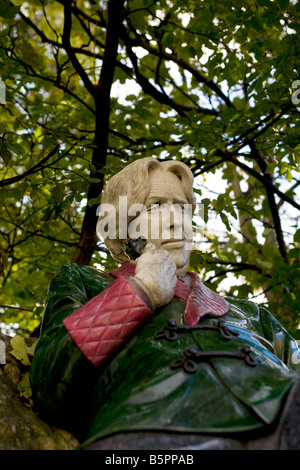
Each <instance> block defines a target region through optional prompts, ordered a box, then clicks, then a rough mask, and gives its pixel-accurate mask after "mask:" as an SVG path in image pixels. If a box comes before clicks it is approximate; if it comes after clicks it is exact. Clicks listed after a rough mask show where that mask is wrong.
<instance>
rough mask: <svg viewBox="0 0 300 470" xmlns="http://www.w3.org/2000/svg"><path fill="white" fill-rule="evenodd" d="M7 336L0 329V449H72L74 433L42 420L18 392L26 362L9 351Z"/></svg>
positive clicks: (10, 348)
mask: <svg viewBox="0 0 300 470" xmlns="http://www.w3.org/2000/svg"><path fill="white" fill-rule="evenodd" d="M10 340H11V338H10V337H8V336H6V335H3V334H2V333H0V347H1V352H0V450H73V449H75V448H76V446H77V445H78V441H77V440H76V439H75V437H73V436H72V435H71V434H70V433H68V432H67V431H65V430H62V429H58V428H55V427H53V426H51V425H49V424H48V423H45V422H44V421H42V420H41V419H40V418H39V417H38V416H37V415H36V414H35V413H34V411H33V410H32V409H31V407H30V400H28V399H26V398H24V396H22V394H21V393H20V391H19V389H18V387H19V384H20V380H21V378H22V376H23V374H24V373H26V372H28V366H24V365H23V364H22V363H21V362H20V361H18V360H17V359H16V358H15V357H14V356H13V355H12V354H11V350H12V347H11V345H10ZM30 341H31V340H26V343H27V344H30ZM26 369H27V370H26Z"/></svg>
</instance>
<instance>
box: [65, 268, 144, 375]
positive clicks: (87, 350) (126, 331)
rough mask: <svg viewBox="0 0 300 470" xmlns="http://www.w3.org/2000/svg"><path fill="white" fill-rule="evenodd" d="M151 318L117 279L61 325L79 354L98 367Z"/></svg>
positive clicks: (132, 289) (138, 300)
mask: <svg viewBox="0 0 300 470" xmlns="http://www.w3.org/2000/svg"><path fill="white" fill-rule="evenodd" d="M151 316H152V312H151V310H150V309H149V308H148V307H147V305H146V304H145V303H144V302H143V301H142V299H141V298H140V297H139V295H138V294H137V293H136V292H135V290H134V288H133V287H132V286H131V285H130V284H129V283H128V282H127V281H126V279H125V278H124V277H123V276H121V277H118V279H116V280H115V281H114V282H113V283H112V284H111V285H110V286H108V287H107V288H106V289H105V290H104V291H103V292H101V294H99V295H97V296H96V297H93V298H92V299H91V300H89V301H88V302H87V303H86V304H85V305H83V306H82V307H80V308H79V309H78V310H75V312H73V313H72V314H71V315H69V316H68V317H67V318H66V319H65V320H64V325H65V327H66V328H67V330H68V331H69V333H70V335H71V337H72V338H73V340H74V341H75V343H76V344H77V346H78V347H79V349H80V350H81V352H82V353H83V354H84V355H85V356H86V357H87V358H88V359H89V360H90V361H91V362H92V363H93V364H94V365H95V366H99V365H100V364H102V362H104V361H105V360H106V359H107V358H108V356H110V355H111V354H112V353H113V352H114V351H115V350H116V349H117V348H118V347H119V346H120V345H122V344H123V343H124V342H125V341H126V340H127V339H128V337H129V336H130V335H131V334H132V333H133V332H134V331H135V330H136V328H137V327H138V326H140V325H141V324H142V323H144V322H145V321H146V320H149V319H150V318H151Z"/></svg>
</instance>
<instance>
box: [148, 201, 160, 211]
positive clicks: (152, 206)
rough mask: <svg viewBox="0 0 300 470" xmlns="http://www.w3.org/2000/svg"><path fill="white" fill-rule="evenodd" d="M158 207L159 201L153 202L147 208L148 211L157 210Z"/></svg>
mask: <svg viewBox="0 0 300 470" xmlns="http://www.w3.org/2000/svg"><path fill="white" fill-rule="evenodd" d="M160 205H161V202H160V201H157V202H154V203H152V204H151V206H150V207H149V209H148V210H152V209H154V210H156V209H159V208H160Z"/></svg>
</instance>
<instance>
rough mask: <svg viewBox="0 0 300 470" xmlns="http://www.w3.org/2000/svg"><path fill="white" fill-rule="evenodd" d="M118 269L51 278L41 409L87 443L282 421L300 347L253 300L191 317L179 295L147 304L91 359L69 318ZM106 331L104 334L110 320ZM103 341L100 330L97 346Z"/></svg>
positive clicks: (35, 377)
mask: <svg viewBox="0 0 300 470" xmlns="http://www.w3.org/2000/svg"><path fill="white" fill-rule="evenodd" d="M133 266H134V265H133ZM121 272H122V269H121ZM116 273H117V272H113V273H103V272H100V271H98V270H96V269H94V268H91V267H88V266H80V265H77V264H71V265H65V266H62V267H61V268H60V270H59V271H58V273H57V275H56V276H55V277H54V278H53V279H52V281H51V282H50V285H49V290H48V297H47V301H46V305H45V311H44V316H43V321H42V328H41V335H40V339H39V341H38V344H37V347H36V351H35V354H34V357H33V360H32V364H31V368H30V381H31V386H32V393H33V401H34V405H35V409H36V410H38V412H39V413H40V415H41V417H43V418H46V419H49V420H50V421H52V422H54V423H55V424H57V425H60V426H63V427H64V428H65V429H68V430H70V431H71V432H73V433H74V434H75V435H76V436H77V437H78V439H80V441H81V442H83V444H82V447H85V446H87V445H89V444H91V443H93V442H95V441H96V440H99V439H102V438H104V437H107V436H109V435H111V434H114V433H117V432H124V431H139V430H144V431H145V430H146V431H153V430H159V431H166V432H168V431H172V432H174V431H175V432H176V431H177V432H181V433H184V432H192V433H214V434H222V435H229V434H231V433H241V432H248V431H252V430H256V429H259V428H263V427H265V426H268V425H271V424H272V423H273V422H274V421H275V420H276V418H277V417H278V415H279V413H280V410H281V408H282V405H283V402H284V400H285V397H286V395H287V393H288V391H289V389H290V388H291V386H292V385H293V383H294V382H295V380H296V379H297V378H298V376H299V370H300V368H299V365H298V363H299V360H297V359H298V347H297V343H296V341H295V340H294V339H293V338H292V337H291V336H290V335H289V334H288V332H287V331H286V330H284V328H283V327H282V326H281V325H280V324H279V323H278V322H277V321H276V320H275V318H273V317H272V316H271V314H270V313H269V312H268V311H267V310H266V309H265V308H259V307H258V306H257V305H256V304H254V303H252V302H250V301H247V300H243V301H242V300H235V299H232V298H230V299H227V300H228V307H227V310H228V311H227V313H226V314H225V315H223V316H221V317H214V316H213V315H206V316H205V318H201V320H200V321H199V322H197V323H196V321H194V322H192V323H194V324H193V325H186V324H185V321H184V315H185V313H184V312H185V306H186V303H187V302H186V301H184V300H182V299H181V298H179V297H180V296H179V297H174V298H173V300H172V301H171V302H170V303H169V304H167V305H165V306H164V307H161V308H159V309H157V310H156V311H155V312H154V313H152V312H150V315H149V312H147V315H146V316H145V318H144V319H143V320H142V321H141V322H140V323H139V324H137V325H134V326H133V328H132V330H131V331H130V332H129V334H128V335H127V337H126V338H125V340H124V338H123V340H122V341H123V342H121V343H120V344H119V346H118V344H117V346H116V347H115V349H114V351H113V352H108V353H107V355H106V356H105V355H104V356H103V357H101V359H99V354H98V356H97V359H96V360H94V359H93V358H91V357H88V356H89V354H88V353H87V352H86V351H85V350H84V347H82V345H80V344H79V343H80V341H78V340H77V339H76V341H77V342H75V341H74V339H73V337H72V331H71V330H72V328H70V327H69V325H68V321H69V322H71V320H72V318H75V320H76V315H77V320H76V321H75V323H76V322H77V324H78V315H79V313H78V312H81V310H82V309H83V310H84V308H85V305H88V304H89V302H95V299H97V298H100V299H101V298H102V297H103V296H104V295H106V294H105V293H106V292H109V289H110V288H111V286H112V285H116V284H115V283H116V282H117V281H118V279H117V280H116V277H117V274H116ZM122 279H123V278H122ZM177 284H178V283H177ZM118 289H119V288H118ZM206 289H207V288H206ZM207 291H208V290H207ZM210 292H211V291H210ZM213 294H214V293H213ZM114 295H115V294H114ZM214 295H215V296H216V295H217V294H214ZM97 296H98V297H97ZM101 296H102V297H101ZM113 300H114V299H110V300H109V302H110V305H112V302H113ZM223 302H224V301H223ZM98 304H99V302H98ZM111 308H112V310H113V309H114V308H115V307H114V305H113V306H112V307H111ZM147 309H148V307H146V310H147ZM92 310H93V308H92ZM125 310H126V309H125ZM148 310H149V309H148ZM212 313H213V312H212ZM94 317H96V318H99V317H101V312H100V314H99V313H97V315H94ZM86 318H87V316H86V315H85V317H84V315H83V316H81V320H80V321H81V322H85V323H87V320H86ZM69 319H71V320H69ZM105 321H106V320H105ZM109 322H110V323H111V317H110V318H109ZM71 323H72V322H71ZM73 323H74V322H73ZM104 323H105V322H104ZM66 325H67V327H68V328H67V327H66ZM73 327H74V324H73ZM89 328H90V325H89ZM102 330H103V331H104V335H105V334H106V332H108V331H109V325H108V324H107V326H105V325H104V328H102ZM102 330H101V331H102ZM93 331H94V329H91V328H90V334H93ZM115 336H116V337H119V336H120V335H119V333H116V334H115ZM105 341H106V339H105V336H104V337H103V338H102V342H101V344H102V346H103V345H104V346H105V344H106V343H105ZM98 343H99V341H97V338H94V342H93V343H92V344H93V348H94V349H95V347H96V346H95V345H96V344H98ZM104 346H103V347H104ZM100 349H101V348H100ZM104 349H105V347H104Z"/></svg>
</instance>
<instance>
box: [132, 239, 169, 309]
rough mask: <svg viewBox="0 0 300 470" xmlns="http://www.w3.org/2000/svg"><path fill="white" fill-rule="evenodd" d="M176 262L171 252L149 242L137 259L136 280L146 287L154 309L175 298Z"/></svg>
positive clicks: (143, 287)
mask: <svg viewBox="0 0 300 470" xmlns="http://www.w3.org/2000/svg"><path fill="white" fill-rule="evenodd" d="M176 269H177V267H176V264H175V263H174V261H173V260H172V257H171V255H170V253H168V252H167V251H166V250H163V249H162V248H156V247H155V246H154V245H153V244H152V243H148V244H147V245H146V247H145V248H144V252H143V254H142V255H141V256H140V257H139V258H138V259H137V260H136V270H135V276H134V278H133V279H134V281H135V282H136V283H137V284H138V285H139V286H141V287H142V289H144V291H145V292H146V294H147V295H148V297H149V299H150V301H151V303H152V307H153V309H155V308H158V307H161V306H162V305H165V304H167V303H168V302H170V301H171V300H172V298H173V295H174V291H175V287H176V282H177V277H176V274H175V272H176Z"/></svg>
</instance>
